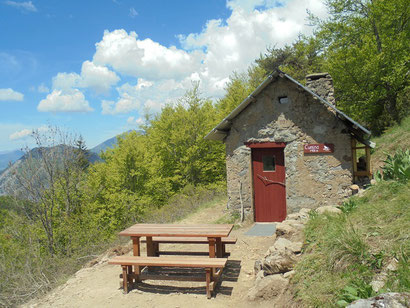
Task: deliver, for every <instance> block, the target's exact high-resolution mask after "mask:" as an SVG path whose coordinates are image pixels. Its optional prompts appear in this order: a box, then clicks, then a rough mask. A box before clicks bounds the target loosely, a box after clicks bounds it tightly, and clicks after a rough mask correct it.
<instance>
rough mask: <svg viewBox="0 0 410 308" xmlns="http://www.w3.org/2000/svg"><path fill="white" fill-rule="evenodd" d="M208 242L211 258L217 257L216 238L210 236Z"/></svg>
mask: <svg viewBox="0 0 410 308" xmlns="http://www.w3.org/2000/svg"><path fill="white" fill-rule="evenodd" d="M208 242H209V257H210V258H215V257H216V253H215V252H216V250H215V242H216V239H215V238H213V237H208Z"/></svg>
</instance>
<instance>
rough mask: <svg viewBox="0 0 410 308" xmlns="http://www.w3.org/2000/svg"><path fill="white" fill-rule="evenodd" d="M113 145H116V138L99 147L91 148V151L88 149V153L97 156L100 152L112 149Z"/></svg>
mask: <svg viewBox="0 0 410 308" xmlns="http://www.w3.org/2000/svg"><path fill="white" fill-rule="evenodd" d="M115 144H117V136H115V137H112V138H110V139H107V140H105V141H104V142H102V143H100V144H99V145H97V146H95V147H93V148H92V149H90V152H91V153H95V154H97V155H99V154H100V153H101V152H102V151H105V150H106V149H108V148H112V147H113V146H114V145H115Z"/></svg>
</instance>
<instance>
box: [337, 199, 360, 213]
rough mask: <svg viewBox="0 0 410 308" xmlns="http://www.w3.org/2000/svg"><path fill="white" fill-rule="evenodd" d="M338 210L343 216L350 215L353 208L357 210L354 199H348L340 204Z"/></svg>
mask: <svg viewBox="0 0 410 308" xmlns="http://www.w3.org/2000/svg"><path fill="white" fill-rule="evenodd" d="M338 208H339V209H340V210H341V211H342V212H343V213H345V214H347V213H350V212H351V211H353V210H354V209H355V208H357V202H356V200H355V199H349V200H347V201H345V202H343V203H342V205H341V206H338Z"/></svg>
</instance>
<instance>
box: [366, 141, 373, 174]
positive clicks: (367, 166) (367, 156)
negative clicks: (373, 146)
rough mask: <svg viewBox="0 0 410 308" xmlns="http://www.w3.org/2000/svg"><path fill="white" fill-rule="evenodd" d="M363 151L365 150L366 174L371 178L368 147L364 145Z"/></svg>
mask: <svg viewBox="0 0 410 308" xmlns="http://www.w3.org/2000/svg"><path fill="white" fill-rule="evenodd" d="M365 151H366V172H367V176H368V177H369V179H371V177H372V171H371V168H370V147H368V146H366V148H365Z"/></svg>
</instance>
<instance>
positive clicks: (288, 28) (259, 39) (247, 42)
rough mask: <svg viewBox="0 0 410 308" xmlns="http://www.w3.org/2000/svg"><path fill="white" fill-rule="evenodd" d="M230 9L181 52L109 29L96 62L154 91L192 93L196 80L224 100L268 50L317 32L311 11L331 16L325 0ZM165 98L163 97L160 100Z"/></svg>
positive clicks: (237, 2)
mask: <svg viewBox="0 0 410 308" xmlns="http://www.w3.org/2000/svg"><path fill="white" fill-rule="evenodd" d="M227 7H228V8H230V9H231V10H232V14H231V16H230V17H229V18H228V19H226V20H220V19H218V20H216V19H213V20H209V21H208V22H207V24H206V25H205V27H204V28H203V30H202V32H200V33H190V34H187V35H179V36H178V37H179V40H180V43H181V46H182V48H177V47H175V46H170V47H166V46H163V45H161V44H159V43H157V42H154V41H152V40H151V39H149V38H147V39H144V40H141V39H139V38H138V35H137V34H136V33H135V32H129V33H128V32H126V31H125V30H123V29H119V30H114V31H111V32H110V31H107V30H106V31H105V32H104V36H103V38H102V40H101V41H100V42H98V43H97V44H96V52H95V54H94V57H93V62H94V63H96V64H97V65H106V66H110V67H111V68H112V69H113V70H114V71H116V72H119V73H121V74H125V75H129V76H133V77H136V78H139V79H145V80H150V81H151V82H152V83H153V84H152V85H151V86H150V88H151V90H154V89H156V88H157V89H158V88H159V87H163V86H164V84H165V83H166V82H167V81H170V82H171V83H172V82H174V83H177V84H179V85H182V86H183V88H184V89H187V88H189V87H190V82H191V80H193V79H195V80H199V81H201V88H202V91H203V92H204V93H205V94H206V95H207V96H214V97H220V96H222V95H223V94H224V88H225V85H226V83H227V81H228V80H229V76H230V75H231V74H232V72H233V71H238V72H241V71H244V70H245V69H246V68H247V67H248V66H249V65H250V64H251V63H252V62H253V61H254V60H255V59H256V58H257V57H258V56H259V55H260V54H261V53H263V52H265V51H266V48H267V47H269V46H276V47H283V46H284V45H286V44H291V43H292V42H293V41H295V39H296V38H297V37H298V35H299V34H300V33H303V34H309V33H311V32H312V28H311V27H309V26H308V25H307V22H306V17H307V14H306V9H308V8H309V10H311V11H312V12H313V13H314V14H316V15H318V16H320V17H324V16H325V15H326V8H325V6H324V4H323V3H322V1H321V0H291V1H284V0H282V1H277V0H252V1H251V0H229V1H227ZM157 96H158V95H157ZM171 96H172V95H171ZM166 98H169V95H167V93H163V95H162V97H161V99H166ZM153 100H156V99H153ZM143 101H144V100H143ZM144 105H145V103H144Z"/></svg>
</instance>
